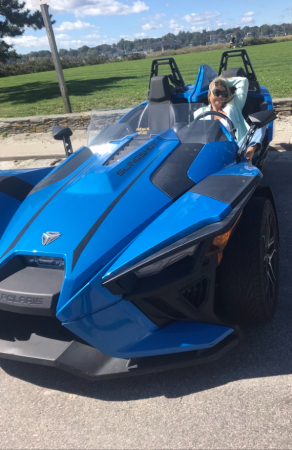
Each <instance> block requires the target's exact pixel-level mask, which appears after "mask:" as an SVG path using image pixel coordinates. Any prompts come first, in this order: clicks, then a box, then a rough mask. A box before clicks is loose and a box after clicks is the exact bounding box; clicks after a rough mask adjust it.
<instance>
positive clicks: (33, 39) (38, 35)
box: [5, 0, 292, 53]
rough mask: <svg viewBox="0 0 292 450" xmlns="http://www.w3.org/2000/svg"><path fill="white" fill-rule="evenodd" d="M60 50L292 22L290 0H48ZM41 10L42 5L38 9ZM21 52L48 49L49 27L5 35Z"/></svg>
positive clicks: (28, 5)
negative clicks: (9, 36)
mask: <svg viewBox="0 0 292 450" xmlns="http://www.w3.org/2000/svg"><path fill="white" fill-rule="evenodd" d="M48 3H49V8H50V13H51V14H53V17H54V19H55V21H56V23H55V25H54V31H55V36H56V40H57V45H58V48H59V49H60V48H66V49H69V48H73V49H76V48H79V47H82V46H83V45H87V46H88V47H95V46H96V45H100V44H103V43H107V44H113V43H117V42H118V41H119V40H120V39H121V38H124V39H129V40H134V39H139V38H145V37H153V38H157V37H161V36H163V35H165V34H166V33H169V32H172V33H174V34H178V33H179V31H201V30H202V29H207V30H214V29H217V28H224V29H227V28H229V27H237V26H240V27H244V26H246V25H248V26H253V25H257V26H261V25H262V24H264V23H267V24H271V25H272V24H281V23H283V22H286V23H290V22H292V4H291V0H277V2H276V1H275V0H232V1H231V0H220V1H219V0H208V1H204V0H184V1H183V2H180V1H178V0H166V2H165V0H163V1H160V0H48ZM26 5H27V7H28V8H29V9H31V10H34V9H36V8H33V7H32V5H31V0H26ZM38 8H39V7H38ZM5 40H6V41H7V42H8V43H9V44H13V45H14V48H15V50H16V51H17V52H18V53H29V52H30V51H39V50H49V44H48V40H47V36H46V31H45V29H43V30H39V31H34V30H32V29H30V28H27V29H26V31H25V33H24V35H23V36H21V37H18V38H5Z"/></svg>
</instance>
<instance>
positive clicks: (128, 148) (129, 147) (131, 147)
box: [103, 138, 146, 166]
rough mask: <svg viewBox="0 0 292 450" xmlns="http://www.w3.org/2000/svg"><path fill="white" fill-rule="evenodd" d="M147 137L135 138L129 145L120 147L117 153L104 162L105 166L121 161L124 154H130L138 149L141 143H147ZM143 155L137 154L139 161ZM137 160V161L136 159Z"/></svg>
mask: <svg viewBox="0 0 292 450" xmlns="http://www.w3.org/2000/svg"><path fill="white" fill-rule="evenodd" d="M145 143H146V139H137V138H134V139H132V141H130V142H129V143H128V144H127V145H125V146H124V147H121V148H119V149H118V150H117V151H116V152H115V153H113V154H112V155H111V157H110V158H109V159H108V160H107V161H106V162H105V163H104V164H103V165H104V166H112V165H113V164H115V163H116V162H118V161H120V159H122V158H123V157H124V156H126V155H128V154H129V153H131V152H133V151H134V150H136V148H138V147H140V145H142V144H145ZM141 157H142V156H141V155H140V157H139V155H137V157H136V159H137V161H138V160H139V159H141ZM134 162H136V161H134Z"/></svg>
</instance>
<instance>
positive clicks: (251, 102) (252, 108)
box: [222, 67, 268, 120]
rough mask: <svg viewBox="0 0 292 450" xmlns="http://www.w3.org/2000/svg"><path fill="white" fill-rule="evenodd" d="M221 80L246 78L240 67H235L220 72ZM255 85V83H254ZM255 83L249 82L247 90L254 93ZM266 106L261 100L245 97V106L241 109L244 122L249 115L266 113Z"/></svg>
mask: <svg viewBox="0 0 292 450" xmlns="http://www.w3.org/2000/svg"><path fill="white" fill-rule="evenodd" d="M222 77H223V78H233V77H243V78H247V74H246V72H245V71H244V70H243V68H242V67H236V68H233V69H227V70H224V72H222ZM256 83H257V82H256ZM254 87H255V82H254V81H250V80H249V90H251V91H254ZM267 109H268V104H267V102H265V101H264V100H263V99H261V98H256V97H249V96H247V99H246V102H245V105H244V107H243V109H242V115H243V117H244V119H245V120H246V119H247V118H248V116H249V115H250V114H254V113H257V112H260V111H266V110H267Z"/></svg>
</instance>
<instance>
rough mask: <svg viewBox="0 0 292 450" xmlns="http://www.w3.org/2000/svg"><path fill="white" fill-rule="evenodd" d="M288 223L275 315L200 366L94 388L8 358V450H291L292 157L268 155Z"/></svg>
mask: <svg viewBox="0 0 292 450" xmlns="http://www.w3.org/2000/svg"><path fill="white" fill-rule="evenodd" d="M266 182H267V183H269V184H270V185H271V186H272V189H273V192H274V196H275V200H276V205H277V209H278V216H279V226H280V244H281V250H280V251H281V253H280V290H279V304H278V310H277V313H276V316H275V318H274V319H273V320H272V321H271V322H270V323H267V324H264V325H260V326H252V327H246V328H245V329H244V339H243V341H242V342H241V343H240V344H239V345H238V346H237V347H236V348H234V349H233V350H232V351H231V352H230V353H229V354H227V355H225V356H224V357H223V358H222V359H220V360H218V361H216V362H214V363H209V364H205V365H202V366H197V367H192V368H187V369H181V370H175V371H171V372H165V373H159V374H152V375H147V376H140V377H136V378H128V379H120V380H119V379H118V380H109V381H101V382H94V383H93V382H89V381H86V380H83V379H81V378H77V377H75V376H73V375H71V374H67V373H65V372H61V371H58V370H57V369H52V368H46V367H40V366H35V365H29V364H24V363H17V362H13V361H5V360H1V361H0V399H1V401H0V448H1V449H25V448H29V449H85V448H86V449H189V448H193V449H291V448H292V423H291V421H292V406H291V405H292V375H291V373H292V326H291V321H292V269H291V265H292V234H291V229H292V227H291V224H292V202H291V197H292V195H291V192H292V152H282V153H279V152H274V151H272V152H270V153H269V162H268V164H267V174H266Z"/></svg>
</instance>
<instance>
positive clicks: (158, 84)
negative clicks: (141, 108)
mask: <svg viewBox="0 0 292 450" xmlns="http://www.w3.org/2000/svg"><path fill="white" fill-rule="evenodd" d="M170 101H171V89H170V85H169V81H168V77H167V75H158V76H157V77H152V78H151V82H150V91H149V102H156V103H163V102H170Z"/></svg>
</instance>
